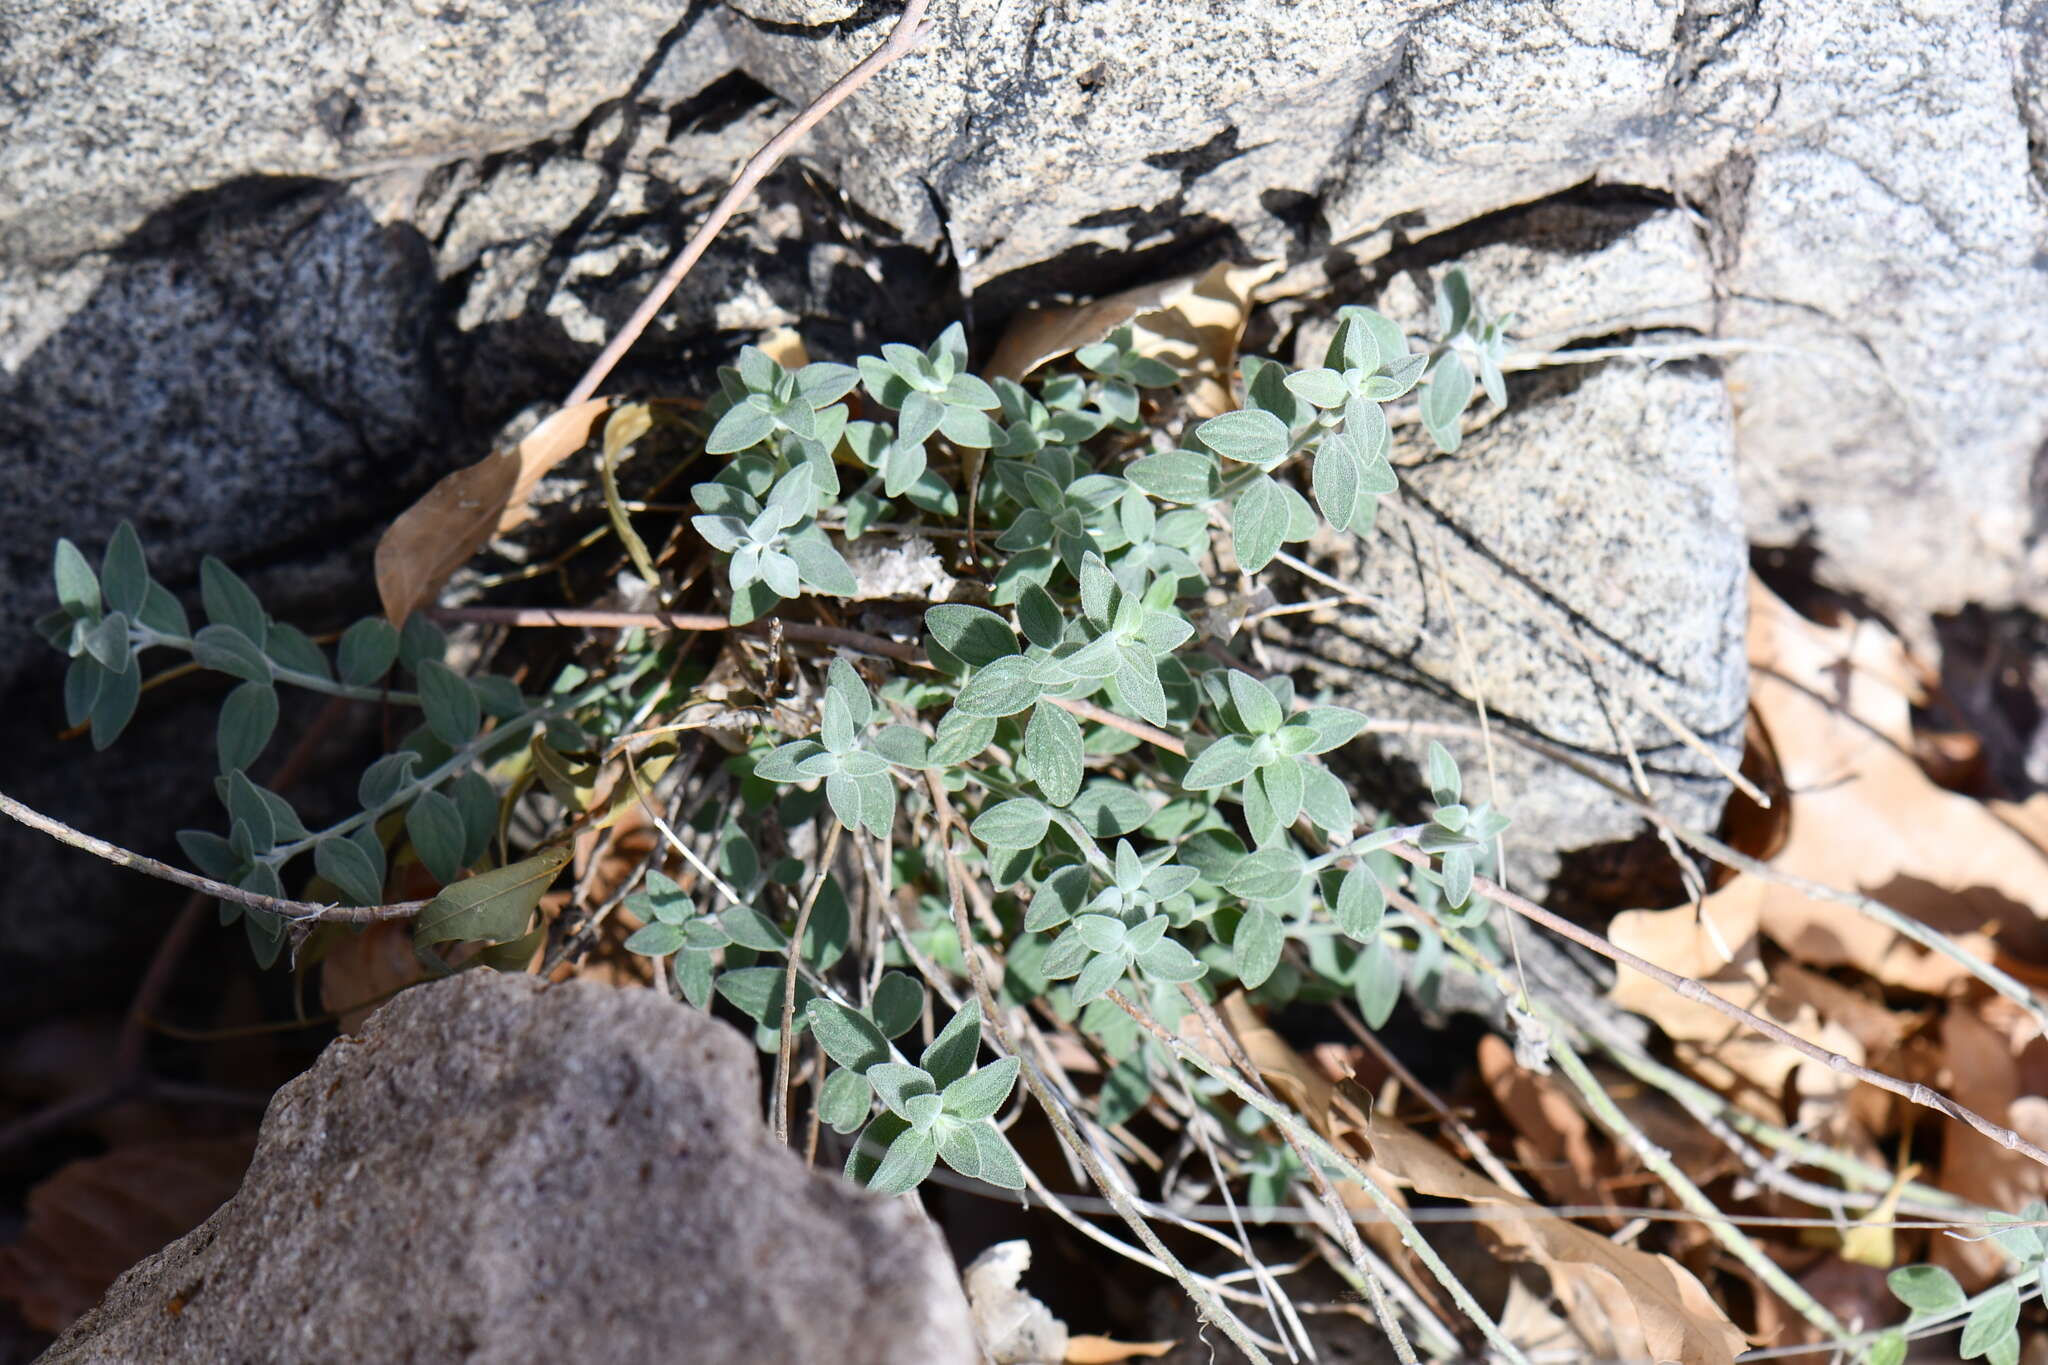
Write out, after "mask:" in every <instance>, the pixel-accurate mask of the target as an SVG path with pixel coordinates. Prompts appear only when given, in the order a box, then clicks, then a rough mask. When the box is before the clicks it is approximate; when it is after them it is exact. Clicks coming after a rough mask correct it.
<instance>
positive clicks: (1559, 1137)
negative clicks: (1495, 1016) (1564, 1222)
mask: <svg viewBox="0 0 2048 1365" xmlns="http://www.w3.org/2000/svg"><path fill="white" fill-rule="evenodd" d="M1479 1075H1480V1077H1481V1078H1482V1079H1483V1080H1484V1081H1485V1082H1486V1088H1487V1089H1488V1090H1489V1091H1491V1092H1492V1093H1493V1101H1494V1103H1495V1104H1498V1105H1499V1106H1500V1108H1501V1112H1502V1113H1503V1114H1505V1115H1507V1119H1508V1122H1509V1123H1510V1124H1512V1125H1513V1126H1514V1129H1515V1156H1516V1157H1517V1159H1519V1160H1520V1162H1521V1163H1522V1165H1524V1166H1526V1167H1528V1168H1529V1174H1531V1175H1532V1176H1534V1177H1535V1178H1536V1181H1537V1183H1538V1184H1540V1185H1541V1186H1542V1187H1543V1192H1544V1193H1545V1194H1547V1195H1549V1196H1550V1198H1551V1199H1552V1200H1553V1201H1554V1202H1556V1203H1559V1204H1605V1203H1607V1202H1609V1201H1608V1199H1607V1196H1606V1194H1605V1192H1604V1191H1602V1190H1601V1188H1600V1183H1599V1182H1600V1175H1601V1171H1600V1167H1599V1159H1598V1157H1597V1156H1596V1155H1595V1154H1594V1150H1593V1141H1592V1132H1591V1129H1590V1128H1589V1126H1588V1125H1587V1123H1586V1117H1585V1115H1583V1114H1581V1113H1580V1112H1579V1107H1578V1105H1577V1104H1576V1103H1574V1102H1573V1100H1572V1097H1571V1095H1570V1094H1569V1093H1567V1092H1566V1090H1565V1088H1564V1085H1563V1083H1562V1082H1560V1081H1559V1080H1557V1078H1556V1077H1554V1076H1544V1075H1538V1074H1537V1073H1536V1072H1534V1071H1530V1070H1528V1069H1527V1068H1525V1067H1522V1066H1520V1065H1518V1064H1517V1063H1516V1061H1515V1049H1514V1046H1513V1044H1511V1043H1509V1042H1507V1041H1506V1040H1505V1039H1503V1038H1501V1037H1500V1036H1499V1035H1497V1034H1492V1033H1489V1034H1487V1035H1486V1036H1485V1037H1484V1038H1481V1039H1480V1040H1479Z"/></svg>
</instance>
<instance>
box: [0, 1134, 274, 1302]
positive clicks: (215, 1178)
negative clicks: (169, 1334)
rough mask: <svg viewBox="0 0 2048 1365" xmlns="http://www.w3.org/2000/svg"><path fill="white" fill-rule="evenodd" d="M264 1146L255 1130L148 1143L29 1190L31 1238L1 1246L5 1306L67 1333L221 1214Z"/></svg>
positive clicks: (74, 1166) (0, 1295) (0, 1288)
mask: <svg viewBox="0 0 2048 1365" xmlns="http://www.w3.org/2000/svg"><path fill="white" fill-rule="evenodd" d="M255 1147H256V1138H255V1134H253V1133H251V1134H248V1135H247V1136H244V1137H237V1138H206V1139H192V1140H186V1141H179V1142H154V1143H142V1144H138V1145H136V1146H133V1147H124V1148H121V1149H120V1150H118V1151H115V1152H111V1153H109V1154H107V1155H106V1156H97V1157H89V1158H87V1159H85V1160H83V1161H74V1162H72V1163H71V1164H69V1165H68V1166H65V1167H64V1168H62V1169H61V1170H59V1171H58V1172H57V1173H56V1174H55V1175H53V1176H51V1177H50V1178H49V1179H48V1180H45V1181H43V1182H42V1183H41V1184H40V1185H37V1186H36V1187H35V1188H34V1189H32V1190H30V1191H29V1195H28V1225H27V1227H25V1228H24V1229H23V1231H22V1235H21V1240H20V1241H19V1242H16V1243H15V1244H14V1245H13V1246H10V1247H6V1248H0V1299H9V1300H12V1301H13V1302H14V1304H15V1305H16V1306H17V1307H18V1308H19V1309H20V1310H21V1316H22V1318H23V1319H24V1320H25V1321H26V1322H28V1324H29V1325H30V1326H32V1327H34V1328H35V1329H36V1330H37V1331H41V1332H61V1331H63V1330H64V1329H65V1328H66V1327H69V1326H70V1325H71V1323H72V1322H73V1321H75V1320H76V1319H77V1318H78V1317H79V1316H80V1315H81V1314H83V1313H84V1312H85V1311H86V1310H87V1309H88V1308H91V1307H92V1306H93V1305H94V1304H96V1303H98V1302H99V1300H100V1297H101V1295H103V1294H105V1293H106V1292H107V1286H109V1285H111V1284H112V1283H113V1282H114V1281H115V1280H116V1279H117V1278H118V1277H119V1276H120V1274H121V1272H122V1271H124V1270H126V1269H127V1268H128V1267H129V1266H131V1265H134V1264H135V1263H136V1262H137V1261H139V1260H141V1259H142V1258H143V1257H145V1256H147V1255H149V1254H151V1253H152V1252H156V1251H161V1250H162V1249H163V1248H164V1247H165V1246H167V1245H169V1244H170V1243H171V1242H173V1241H175V1240H177V1239H178V1238H180V1237H182V1236H184V1235H185V1234H186V1233H188V1232H190V1231H191V1230H192V1229H193V1228H195V1227H197V1226H199V1224H200V1223H202V1222H204V1221H205V1219H206V1216H207V1215H208V1214H210V1213H212V1212H213V1211H214V1210H215V1209H217V1208H219V1207H220V1205H221V1204H222V1203H223V1202H224V1201H225V1200H226V1199H227V1198H228V1197H229V1196H230V1195H232V1194H233V1193H234V1192H235V1190H236V1189H237V1188H238V1187H239V1186H240V1185H241V1183H242V1175H243V1173H244V1172H245V1171H247V1170H248V1169H249V1155H250V1153H251V1152H253V1151H254V1150H255ZM171 1311H176V1310H175V1308H173V1309H172V1310H171Z"/></svg>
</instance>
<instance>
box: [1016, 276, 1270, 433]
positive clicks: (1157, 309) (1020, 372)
mask: <svg viewBox="0 0 2048 1365" xmlns="http://www.w3.org/2000/svg"><path fill="white" fill-rule="evenodd" d="M1278 270H1279V266H1278V265H1255V266H1236V265H1231V264H1230V263H1228V262H1223V263H1221V264H1218V265H1215V266H1212V267H1210V268H1209V269H1208V270H1206V271H1203V272H1202V273H1201V274H1199V275H1183V276H1180V277H1179V278H1177V279H1172V280H1167V281H1165V282H1163V283H1160V284H1147V285H1140V286H1139V287H1138V288H1136V289H1127V290H1125V291H1124V292H1123V293H1121V294H1112V295H1110V296H1109V297H1108V298H1106V299H1097V300H1095V301H1094V302H1093V303H1084V304H1077V305H1075V306H1073V307H1068V308H1040V309H1033V310H1031V311H1028V312H1026V313H1024V314H1023V315H1021V316H1020V317H1019V318H1018V319H1017V320H1016V321H1015V322H1013V323H1011V324H1010V329H1009V331H1007V332H1006V333H1004V335H1003V339H1002V341H1001V342H1000V343H999V344H998V345H997V346H996V353H995V355H994V356H993V357H992V358H991V359H990V361H989V365H988V376H989V377H990V378H994V377H995V376H997V375H1001V376H1003V377H1004V378H1006V379H1017V380H1021V379H1023V378H1024V376H1026V375H1028V374H1030V373H1031V372H1032V371H1033V370H1036V369H1038V368H1039V367H1040V366H1041V365H1046V364H1050V363H1051V362H1052V361H1055V360H1057V359H1059V358H1060V357H1061V356H1063V355H1070V354H1072V353H1073V352H1074V351H1077V350H1079V349H1080V348H1081V347H1083V346H1089V345H1093V344H1094V343H1095V342H1098V341H1101V340H1102V339H1103V338H1104V337H1107V336H1108V335H1109V334H1110V333H1111V332H1114V331H1115V330H1116V329H1117V328H1119V327H1121V326H1123V325H1124V324H1125V323H1130V324H1132V340H1133V342H1134V343H1135V345H1136V347H1137V349H1138V351H1139V352H1141V353H1142V354H1145V355H1150V356H1156V357H1158V358H1159V359H1161V360H1164V361H1166V362H1167V363H1168V364H1170V365H1173V366H1175V367H1176V368H1178V369H1179V370H1181V372H1182V373H1183V374H1187V375H1190V376H1191V378H1190V379H1188V380H1186V381H1184V384H1185V385H1186V387H1187V389H1188V406H1189V408H1190V409H1191V410H1192V411H1193V412H1194V414H1195V415H1196V416H1198V417H1213V416H1215V415H1216V414H1218V413H1222V412H1228V411H1229V410H1230V409H1231V408H1233V407H1235V406H1236V403H1235V402H1233V401H1232V399H1231V396H1230V376H1231V371H1232V370H1233V369H1235V368H1236V365H1237V344H1238V341H1239V340H1240V339H1241V338H1242V337H1243V336H1244V324H1245V320H1246V318H1248V317H1249V316H1250V315H1251V304H1252V290H1253V289H1255V288H1257V287H1258V286H1259V285H1260V284H1262V283H1264V282H1265V281H1266V280H1269V279H1271V278H1272V277H1273V275H1274V274H1275V273H1277V272H1278Z"/></svg>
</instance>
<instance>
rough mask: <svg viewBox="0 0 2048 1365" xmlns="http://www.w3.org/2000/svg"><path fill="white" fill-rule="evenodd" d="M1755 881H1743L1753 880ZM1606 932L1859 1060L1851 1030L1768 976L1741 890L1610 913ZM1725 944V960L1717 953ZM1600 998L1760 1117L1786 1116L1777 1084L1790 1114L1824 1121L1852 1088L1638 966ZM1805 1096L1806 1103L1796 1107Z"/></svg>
mask: <svg viewBox="0 0 2048 1365" xmlns="http://www.w3.org/2000/svg"><path fill="white" fill-rule="evenodd" d="M1754 880H1755V879H1745V882H1748V883H1754ZM1608 937H1609V938H1610V939H1611V940H1612V941H1613V942H1614V943H1615V944H1616V945H1617V946H1619V947H1622V948H1626V949H1628V950H1629V951H1631V952H1633V953H1635V954H1636V955H1637V956H1639V957H1643V958H1646V959H1648V960H1649V961H1651V962H1654V963H1656V964H1657V965H1658V966H1660V967H1664V968H1667V969H1669V970H1671V971H1674V972H1677V973H1679V974H1680V975H1681V976H1689V977H1692V978H1693V979H1695V980H1697V981H1699V982H1701V983H1702V984H1704V985H1705V986H1706V988H1707V989H1708V990H1710V991H1712V992H1713V993H1714V994H1715V995H1718V996H1720V997H1721V998H1722V999H1724V1000H1727V1001H1729V1002H1731V1003H1733V1004H1736V1005H1740V1006H1741V1007H1742V1008H1744V1009H1746V1010H1749V1011H1751V1012H1753V1013H1756V1014H1760V1015H1762V1016H1764V1017H1765V1018H1767V1019H1770V1020H1772V1021H1773V1022H1775V1023H1777V1024H1779V1025H1781V1026H1783V1027H1784V1028H1786V1029H1788V1030H1789V1031H1791V1032H1792V1033H1795V1034H1797V1035H1799V1036H1800V1037H1801V1038H1804V1039H1806V1040H1807V1041H1808V1042H1810V1043H1815V1044H1817V1045H1819V1046H1821V1047H1824V1048H1826V1049H1827V1050H1828V1051H1830V1052H1838V1053H1841V1054H1842V1055H1843V1056H1845V1057H1847V1058H1849V1060H1851V1061H1853V1062H1862V1061H1864V1060H1865V1053H1864V1049H1863V1045H1862V1044H1861V1043H1860V1042H1858V1041H1857V1038H1856V1036H1855V1034H1853V1033H1851V1032H1850V1031H1849V1030H1848V1029H1847V1028H1845V1027H1843V1026H1842V1025H1841V1024H1839V1023H1837V1022H1836V1021H1834V1020H1832V1019H1828V1018H1826V1017H1824V1016H1823V1015H1822V1013H1821V1011H1820V1010H1819V1009H1818V1008H1816V1007H1815V1005H1814V1004H1813V1003H1812V1002H1811V1001H1809V1000H1806V999H1802V998H1801V997H1800V996H1799V995H1798V994H1797V993H1795V992H1793V991H1789V990H1786V989H1784V988H1783V987H1781V986H1780V985H1779V984H1778V983H1777V982H1776V981H1775V980H1773V979H1771V978H1768V977H1767V976H1766V974H1765V971H1764V966H1763V962H1762V960H1761V958H1760V956H1759V942H1758V937H1757V907H1756V905H1755V903H1754V900H1753V899H1752V898H1750V897H1745V896H1732V897H1722V896H1719V895H1716V896H1709V897H1708V898H1707V900H1706V902H1705V903H1704V904H1703V905H1702V906H1701V908H1700V910H1699V911H1698V912H1695V911H1694V910H1693V908H1692V907H1691V906H1689V905H1687V906H1680V907H1678V908H1677V909H1675V910H1628V911H1624V912H1623V913H1621V914H1619V915H1616V916H1615V917H1614V920H1613V923H1612V924H1611V925H1610V926H1609V928H1608ZM1724 949H1727V950H1730V951H1731V952H1732V956H1729V955H1727V954H1725V953H1724V951H1723V950H1724ZM1608 998H1609V999H1610V1000H1612V1001H1613V1002H1614V1003H1615V1004H1616V1005H1619V1006H1620V1007H1621V1008H1623V1009H1625V1010H1629V1011H1631V1012H1632V1013H1635V1014H1640V1015H1642V1016H1643V1017H1644V1018H1646V1019H1649V1020H1650V1021H1652V1022H1653V1023H1655V1024H1656V1025H1657V1026H1658V1027H1659V1028H1661V1029H1663V1030H1664V1032H1665V1033H1666V1034H1667V1035H1669V1036H1670V1038H1671V1039H1672V1041H1673V1043H1674V1044H1676V1048H1675V1051H1676V1054H1677V1056H1678V1059H1679V1061H1680V1062H1682V1063H1683V1064H1684V1065H1685V1067H1686V1069H1687V1070H1689V1071H1691V1072H1692V1073H1693V1074H1694V1075H1696V1076H1698V1077H1699V1078H1700V1079H1701V1080H1703V1081H1705V1082H1706V1083H1707V1084H1708V1085H1711V1086H1713V1087H1714V1088H1716V1089H1719V1090H1725V1091H1729V1092H1731V1093H1732V1094H1733V1096H1734V1098H1735V1099H1736V1101H1737V1103H1739V1104H1741V1105H1742V1106H1743V1107H1744V1108H1746V1109H1748V1110H1749V1111H1751V1112H1752V1113H1755V1114H1757V1115H1758V1116H1760V1117H1763V1118H1766V1119H1770V1120H1772V1121H1774V1122H1775V1121H1782V1120H1784V1119H1785V1118H1786V1117H1788V1116H1787V1115H1786V1114H1785V1113H1784V1107H1783V1105H1782V1104H1781V1103H1780V1098H1781V1096H1783V1095H1784V1094H1785V1090H1786V1083H1787V1082H1788V1081H1793V1082H1794V1094H1795V1095H1796V1096H1797V1097H1798V1098H1799V1099H1800V1100H1801V1101H1802V1107H1801V1110H1800V1114H1799V1115H1798V1117H1800V1118H1802V1119H1803V1120H1806V1121H1831V1120H1833V1119H1834V1118H1835V1117H1837V1116H1838V1112H1839V1110H1840V1109H1841V1101H1842V1098H1843V1097H1844V1096H1845V1095H1847V1094H1848V1093H1849V1092H1850V1091H1851V1090H1853V1089H1854V1088H1855V1086H1856V1084H1857V1082H1855V1081H1854V1080H1853V1079H1852V1078H1850V1077H1847V1076H1842V1075H1838V1074H1837V1073H1835V1072H1834V1071H1832V1070H1830V1069H1829V1068H1828V1067H1827V1066H1825V1065H1824V1064H1822V1063H1820V1062H1815V1061H1812V1060H1811V1059H1809V1058H1805V1057H1802V1056H1801V1055H1800V1054H1799V1053H1797V1052H1794V1051H1793V1050H1792V1049H1791V1048H1788V1047H1784V1046H1782V1045H1781V1044H1779V1043H1776V1042H1773V1041H1772V1040H1771V1039H1769V1038H1765V1037H1763V1036H1762V1035H1760V1034H1757V1033H1753V1032H1751V1031H1750V1030H1748V1029H1746V1028H1744V1027H1743V1026H1742V1025H1740V1024H1737V1023H1736V1022H1735V1021H1734V1020H1732V1019H1730V1018H1728V1017H1727V1016H1726V1015H1724V1014H1722V1013H1721V1012H1720V1011H1718V1010H1716V1009H1713V1008H1712V1007H1710V1006H1708V1005H1704V1004H1701V1003H1699V1002H1698V1001H1694V1000H1687V999H1685V998H1684V997H1683V996H1680V995H1678V994H1676V993H1675V992H1673V991H1670V990H1667V989H1666V988H1665V987H1663V986H1661V985H1659V984H1658V983H1657V982H1655V981H1652V980H1651V979H1650V978H1649V977H1647V976H1644V975H1642V974H1641V973H1639V972H1631V971H1627V970H1623V971H1622V972H1620V973H1618V974H1617V976H1616V978H1615V983H1614V989H1613V990H1612V991H1610V992H1609V993H1608ZM1806 1102H1811V1103H1812V1107H1811V1108H1808V1107H1805V1104H1806Z"/></svg>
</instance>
